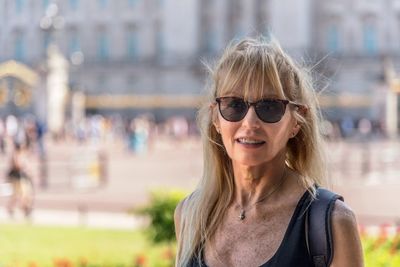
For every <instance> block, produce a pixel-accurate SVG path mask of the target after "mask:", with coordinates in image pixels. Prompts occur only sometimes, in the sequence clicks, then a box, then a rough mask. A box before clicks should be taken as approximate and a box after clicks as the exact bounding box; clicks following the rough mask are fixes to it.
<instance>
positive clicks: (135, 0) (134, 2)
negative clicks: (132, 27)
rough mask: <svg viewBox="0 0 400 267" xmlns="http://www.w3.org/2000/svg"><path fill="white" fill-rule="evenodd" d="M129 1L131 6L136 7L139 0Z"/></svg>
mask: <svg viewBox="0 0 400 267" xmlns="http://www.w3.org/2000/svg"><path fill="white" fill-rule="evenodd" d="M127 1H128V6H129V7H135V6H136V4H137V2H139V0H127Z"/></svg>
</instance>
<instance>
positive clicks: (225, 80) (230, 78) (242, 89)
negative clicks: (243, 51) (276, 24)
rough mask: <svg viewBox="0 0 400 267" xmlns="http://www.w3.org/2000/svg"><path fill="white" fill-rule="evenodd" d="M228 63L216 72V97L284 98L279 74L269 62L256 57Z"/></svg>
mask: <svg viewBox="0 0 400 267" xmlns="http://www.w3.org/2000/svg"><path fill="white" fill-rule="evenodd" d="M228 63H229V64H228ZM228 63H227V64H225V65H223V67H222V68H221V69H219V70H218V72H217V75H216V96H228V95H236V96H241V97H244V98H251V99H260V98H266V97H272V96H275V97H279V98H286V97H285V92H284V89H283V88H282V84H281V77H279V72H278V70H277V68H276V66H275V65H274V64H273V63H271V62H270V61H269V62H264V61H263V60H261V59H260V57H256V58H254V60H244V59H242V58H239V59H237V60H235V61H234V62H228Z"/></svg>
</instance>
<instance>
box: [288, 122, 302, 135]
mask: <svg viewBox="0 0 400 267" xmlns="http://www.w3.org/2000/svg"><path fill="white" fill-rule="evenodd" d="M300 129H301V125H300V124H299V123H298V122H296V124H295V125H294V127H293V129H292V132H291V134H290V138H294V137H295V136H296V135H297V134H298V133H299V131H300Z"/></svg>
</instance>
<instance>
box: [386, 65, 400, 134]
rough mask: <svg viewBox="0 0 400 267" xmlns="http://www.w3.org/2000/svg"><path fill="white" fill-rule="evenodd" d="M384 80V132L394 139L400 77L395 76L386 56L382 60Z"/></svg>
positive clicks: (397, 130)
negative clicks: (385, 84)
mask: <svg viewBox="0 0 400 267" xmlns="http://www.w3.org/2000/svg"><path fill="white" fill-rule="evenodd" d="M384 69H385V80H386V83H387V84H388V87H389V88H388V90H387V93H386V118H385V122H386V133H387V135H388V137H390V138H392V139H394V138H397V136H398V132H399V129H398V120H399V116H398V109H399V103H398V93H400V78H399V77H397V76H396V73H395V70H394V67H393V64H392V62H391V61H390V60H389V59H388V58H386V59H385V61H384Z"/></svg>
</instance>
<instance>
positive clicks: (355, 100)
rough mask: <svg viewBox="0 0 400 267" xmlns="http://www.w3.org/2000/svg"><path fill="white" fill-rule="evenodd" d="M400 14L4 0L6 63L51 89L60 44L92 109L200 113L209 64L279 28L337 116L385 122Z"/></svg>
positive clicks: (390, 1) (240, 2)
mask: <svg viewBox="0 0 400 267" xmlns="http://www.w3.org/2000/svg"><path fill="white" fill-rule="evenodd" d="M399 14H400V1H398V0H386V1H378V0H347V1H344V0H331V1H318V0H296V1H293V0H185V1H178V0H114V1H111V0H0V23H1V24H0V25H1V26H0V47H1V49H0V62H8V61H9V60H15V61H17V62H19V63H23V64H24V65H26V66H29V68H30V69H31V70H32V71H33V72H35V73H37V75H39V77H41V79H39V82H38V83H36V85H35V86H33V87H35V88H36V89H34V90H36V91H38V92H40V90H42V92H44V91H45V90H44V89H41V88H42V87H43V86H45V84H46V83H45V82H43V79H44V77H45V76H46V73H47V69H46V64H45V62H46V51H47V48H48V46H49V44H50V43H56V44H57V45H58V47H59V48H60V49H61V52H62V54H63V55H64V56H65V57H66V58H67V59H68V60H69V63H70V66H69V89H70V91H71V92H79V93H81V92H83V93H84V95H85V107H86V109H87V111H89V112H95V111H102V112H108V111H115V110H117V111H125V112H135V111H137V110H149V111H153V112H155V113H156V116H158V117H160V118H163V117H166V116H169V115H171V114H175V113H176V112H184V113H185V114H186V115H187V116H191V117H193V116H194V114H195V113H194V110H195V109H194V108H193V107H195V106H196V104H197V103H198V99H199V97H198V96H199V95H201V93H202V88H203V86H204V84H205V77H206V71H205V68H204V66H203V65H202V62H201V61H202V60H207V59H212V58H214V57H215V56H216V55H218V54H220V53H221V51H222V49H223V48H224V47H225V46H226V44H227V43H228V42H229V41H230V40H232V39H234V38H240V37H244V36H249V35H250V36H256V35H260V34H264V35H266V36H268V35H270V34H273V35H274V36H275V37H277V39H278V40H279V41H280V42H281V43H282V45H283V46H284V48H285V49H287V50H288V51H289V52H290V53H291V54H292V55H294V56H295V58H297V59H298V60H300V61H301V60H304V61H305V63H307V64H308V65H311V66H315V67H314V69H315V70H316V71H317V72H318V73H320V74H318V76H317V77H316V78H317V80H318V81H320V82H319V83H318V87H319V88H324V90H325V91H324V96H323V97H321V103H322V104H323V105H324V106H325V107H326V111H327V115H328V116H329V117H331V118H339V117H341V116H343V115H344V114H351V116H354V118H356V117H361V116H362V117H369V118H373V119H379V117H380V116H384V114H385V112H386V111H385V108H384V103H385V101H386V100H385V99H386V98H385V94H386V93H385V92H386V91H387V85H386V84H387V83H386V82H385V80H384V67H383V59H384V58H390V59H391V60H392V62H393V66H394V68H395V69H396V66H400V61H399V59H400V50H399V48H400V47H399V46H400V45H399V44H400V26H399V25H400V20H399ZM0 69H1V67H0ZM0 72H1V71H0ZM14 76H15V75H14ZM0 78H1V75H0ZM2 80H4V78H3V79H2ZM17 80H18V79H17ZM18 81H19V80H18ZM40 81H42V82H40ZM13 83H14V82H10V81H8V82H3V85H1V80H0V87H1V86H3V87H2V88H6V87H8V88H10V87H13V86H14V84H13ZM23 84H25V83H23ZM27 87H29V86H27ZM31 87H32V86H31ZM0 90H1V88H0ZM4 90H6V89H4ZM32 95H34V94H32ZM177 96H179V97H177ZM0 100H1V94H0ZM4 101H6V100H4ZM39 106H40V107H42V105H39ZM3 107H7V104H6V103H5V102H4V103H3ZM349 111H351V113H349Z"/></svg>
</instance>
